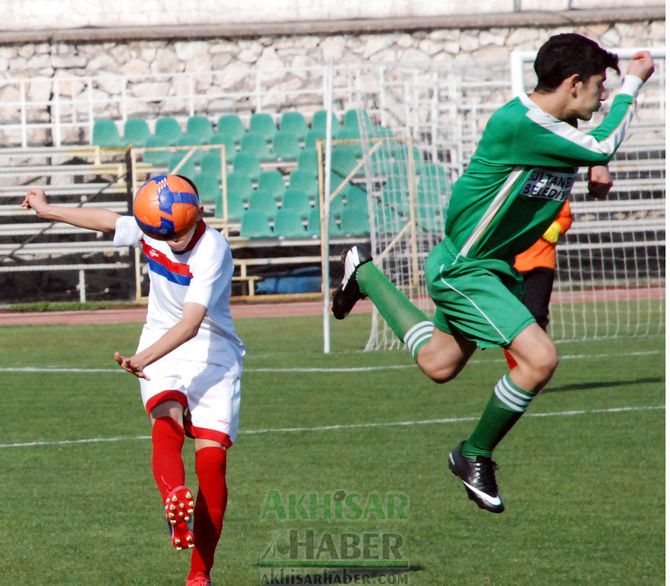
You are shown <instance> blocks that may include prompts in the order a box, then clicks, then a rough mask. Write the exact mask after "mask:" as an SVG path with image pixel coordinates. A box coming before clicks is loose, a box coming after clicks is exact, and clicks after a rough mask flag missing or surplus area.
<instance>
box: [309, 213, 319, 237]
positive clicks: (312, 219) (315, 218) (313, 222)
mask: <svg viewBox="0 0 670 586" xmlns="http://www.w3.org/2000/svg"><path fill="white" fill-rule="evenodd" d="M320 234H321V215H320V212H319V208H312V210H311V211H310V212H309V216H307V236H308V237H309V238H318V237H319V235H320Z"/></svg>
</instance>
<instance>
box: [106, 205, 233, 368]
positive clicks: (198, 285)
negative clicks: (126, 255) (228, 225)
mask: <svg viewBox="0 0 670 586" xmlns="http://www.w3.org/2000/svg"><path fill="white" fill-rule="evenodd" d="M114 245H115V246H119V247H121V246H141V247H142V251H143V252H144V255H145V257H146V260H147V262H148V264H149V280H150V287H149V307H148V311H147V321H146V324H145V327H144V331H143V333H142V337H141V339H140V343H139V348H138V352H139V351H141V350H142V349H144V348H146V347H147V346H149V345H151V344H152V343H153V342H155V341H156V340H157V339H158V338H160V337H161V336H162V335H163V334H164V333H165V332H166V331H167V330H168V329H170V328H171V327H172V326H174V325H176V324H177V323H178V322H179V321H180V320H181V319H182V315H183V308H184V304H185V303H189V302H193V303H199V304H200V305H204V306H205V307H206V308H207V314H206V315H205V318H204V320H203V322H202V324H201V325H200V329H199V330H198V333H197V335H196V336H195V337H194V338H192V339H191V340H189V341H187V342H185V343H184V344H182V345H181V346H179V347H178V348H175V349H174V350H173V351H172V352H170V354H168V357H174V358H177V359H180V360H189V361H194V362H207V363H210V364H220V365H226V366H229V367H231V368H233V369H236V367H238V365H239V362H240V361H241V358H242V357H243V356H244V353H245V347H244V344H243V343H242V341H241V340H240V339H239V338H238V336H237V333H236V331H235V326H234V325H233V320H232V316H231V313H230V293H231V282H232V276H233V257H232V254H231V252H230V245H229V243H228V240H227V239H226V238H225V237H224V236H223V235H222V234H221V233H219V232H218V231H217V230H214V229H213V228H210V227H208V226H206V225H205V223H204V222H201V223H200V224H199V226H198V228H197V229H196V232H195V234H194V236H193V240H192V241H191V243H190V244H189V245H188V247H187V248H186V249H185V250H184V251H183V252H174V251H172V249H171V248H170V247H169V246H168V244H167V243H166V242H163V241H160V240H155V239H153V238H151V237H149V236H147V235H146V234H144V233H143V232H142V231H141V230H140V228H139V226H138V225H137V222H136V221H135V219H134V218H133V217H132V216H121V217H120V218H119V219H118V220H117V222H116V231H115V233H114Z"/></svg>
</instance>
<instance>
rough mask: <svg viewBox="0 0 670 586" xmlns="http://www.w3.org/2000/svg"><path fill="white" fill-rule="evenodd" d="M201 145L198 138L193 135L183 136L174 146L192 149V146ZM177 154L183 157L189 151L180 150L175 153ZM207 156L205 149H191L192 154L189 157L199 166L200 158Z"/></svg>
mask: <svg viewBox="0 0 670 586" xmlns="http://www.w3.org/2000/svg"><path fill="white" fill-rule="evenodd" d="M201 145H202V143H201V142H200V137H199V136H196V135H195V134H183V135H182V136H181V138H180V139H179V140H177V144H176V145H175V146H178V147H193V146H201ZM177 152H178V153H181V154H182V156H185V155H186V154H187V153H188V152H189V151H188V150H187V149H180V150H179V151H177ZM206 154H207V151H206V150H205V149H193V153H192V154H191V156H190V157H189V158H190V159H191V160H192V161H193V162H194V163H196V164H200V162H201V161H202V158H203V157H204V156H205V155H206Z"/></svg>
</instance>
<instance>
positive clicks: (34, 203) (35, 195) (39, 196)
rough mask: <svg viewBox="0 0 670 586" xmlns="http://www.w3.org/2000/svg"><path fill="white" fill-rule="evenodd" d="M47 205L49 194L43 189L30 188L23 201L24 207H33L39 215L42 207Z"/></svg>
mask: <svg viewBox="0 0 670 586" xmlns="http://www.w3.org/2000/svg"><path fill="white" fill-rule="evenodd" d="M46 205H47V195H46V193H45V192H44V190H43V189H29V190H28V192H27V193H26V197H25V199H24V200H23V202H22V203H21V207H22V208H26V209H33V210H35V211H36V212H37V214H38V215H39V213H40V209H42V208H43V207H44V206H46Z"/></svg>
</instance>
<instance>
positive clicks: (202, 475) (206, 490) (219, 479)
mask: <svg viewBox="0 0 670 586" xmlns="http://www.w3.org/2000/svg"><path fill="white" fill-rule="evenodd" d="M195 471H196V473H197V475H198V483H199V485H200V488H199V489H198V498H197V500H196V502H195V517H194V525H193V536H194V539H195V548H194V549H193V553H192V554H191V572H190V574H189V576H192V575H194V574H195V573H196V572H204V573H205V574H207V575H209V572H210V571H211V569H212V566H213V565H214V551H215V550H216V545H217V543H218V542H219V537H221V529H222V527H223V514H224V513H225V511H226V504H227V503H228V488H227V487H226V450H224V449H223V448H218V447H207V448H201V449H199V450H197V451H196V452H195Z"/></svg>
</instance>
